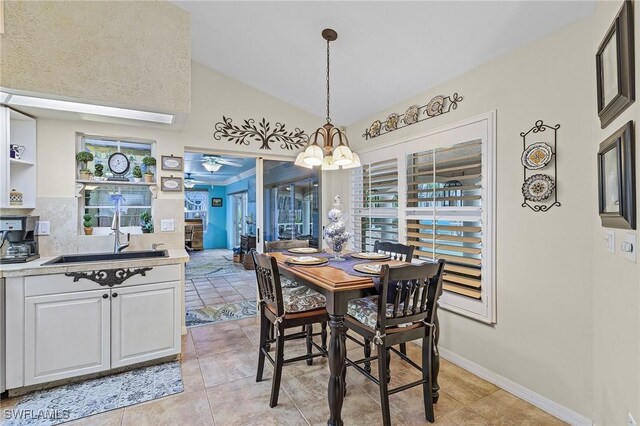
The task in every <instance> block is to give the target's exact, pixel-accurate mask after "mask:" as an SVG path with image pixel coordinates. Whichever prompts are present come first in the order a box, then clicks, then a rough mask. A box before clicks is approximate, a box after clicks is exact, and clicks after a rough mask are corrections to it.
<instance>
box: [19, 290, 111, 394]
mask: <svg viewBox="0 0 640 426" xmlns="http://www.w3.org/2000/svg"><path fill="white" fill-rule="evenodd" d="M110 329H111V324H110V294H109V290H91V291H83V292H76V293H63V294H54V295H46V296H33V297H26V298H25V328H24V333H25V341H24V344H25V346H24V357H25V364H24V368H25V371H24V373H25V375H24V384H25V385H33V384H36V383H44V382H50V381H53V380H59V379H64V378H67V377H74V376H80V375H83V374H89V373H96V372H99V371H104V370H108V369H109V364H110V353H109V349H110V347H111V345H110V339H111V333H110Z"/></svg>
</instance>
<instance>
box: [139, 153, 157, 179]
mask: <svg viewBox="0 0 640 426" xmlns="http://www.w3.org/2000/svg"><path fill="white" fill-rule="evenodd" d="M142 164H144V165H145V166H147V168H146V173H151V176H153V166H155V165H156V159H155V157H152V156H150V155H147V156H146V157H144V158H143V159H142Z"/></svg>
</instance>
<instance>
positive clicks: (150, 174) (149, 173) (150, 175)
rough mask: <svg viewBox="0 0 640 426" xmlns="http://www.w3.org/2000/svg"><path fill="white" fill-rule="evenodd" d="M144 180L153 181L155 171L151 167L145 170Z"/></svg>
mask: <svg viewBox="0 0 640 426" xmlns="http://www.w3.org/2000/svg"><path fill="white" fill-rule="evenodd" d="M144 181H145V182H147V183H151V182H153V172H152V171H151V170H150V169H147V171H146V172H144Z"/></svg>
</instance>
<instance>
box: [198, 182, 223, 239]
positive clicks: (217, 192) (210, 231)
mask: <svg viewBox="0 0 640 426" xmlns="http://www.w3.org/2000/svg"><path fill="white" fill-rule="evenodd" d="M212 198H222V207H211V199H212ZM227 201H228V200H227V190H226V187H224V186H217V185H216V186H214V187H213V189H211V187H209V207H208V213H207V222H208V223H207V231H206V232H205V233H204V236H203V238H204V248H205V249H216V248H226V247H227V226H226V224H227Z"/></svg>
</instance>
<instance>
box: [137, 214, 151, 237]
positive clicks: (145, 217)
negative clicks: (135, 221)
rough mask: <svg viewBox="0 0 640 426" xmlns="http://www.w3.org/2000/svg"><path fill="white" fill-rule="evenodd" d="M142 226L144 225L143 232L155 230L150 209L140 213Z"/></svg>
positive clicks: (148, 232) (147, 232)
mask: <svg viewBox="0 0 640 426" xmlns="http://www.w3.org/2000/svg"><path fill="white" fill-rule="evenodd" d="M140 226H141V227H142V233H143V234H150V233H151V232H153V220H152V219H151V212H150V211H149V210H145V211H143V212H142V213H140Z"/></svg>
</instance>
